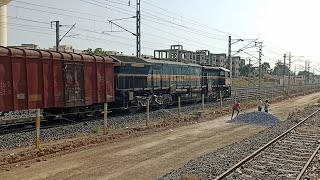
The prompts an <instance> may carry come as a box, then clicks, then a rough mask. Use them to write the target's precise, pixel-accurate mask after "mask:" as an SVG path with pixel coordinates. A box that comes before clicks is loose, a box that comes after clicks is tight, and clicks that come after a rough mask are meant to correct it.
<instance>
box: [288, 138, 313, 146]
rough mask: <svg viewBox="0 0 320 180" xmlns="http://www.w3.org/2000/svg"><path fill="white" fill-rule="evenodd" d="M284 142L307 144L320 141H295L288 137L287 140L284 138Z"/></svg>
mask: <svg viewBox="0 0 320 180" xmlns="http://www.w3.org/2000/svg"><path fill="white" fill-rule="evenodd" d="M282 142H284V143H291V144H299V145H300V144H303V145H305V144H311V145H312V144H317V143H318V141H316V140H314V141H313V142H310V141H297V140H296V141H295V140H292V139H286V140H282Z"/></svg>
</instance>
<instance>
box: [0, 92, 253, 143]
mask: <svg viewBox="0 0 320 180" xmlns="http://www.w3.org/2000/svg"><path fill="white" fill-rule="evenodd" d="M250 99H251V100H254V99H255V97H252V98H246V100H250ZM232 102H233V100H225V101H224V102H223V106H224V107H231V104H232ZM219 106H220V103H219V102H215V103H206V104H205V108H218V107H219ZM197 110H201V104H199V103H195V104H189V105H188V106H183V107H181V112H182V113H183V114H191V113H192V112H194V111H197ZM177 112H178V110H177V108H171V109H161V110H157V111H152V112H150V120H151V121H154V122H156V121H160V120H161V121H162V120H163V119H168V118H171V117H172V116H173V115H177ZM145 119H146V114H145V113H141V112H139V113H135V114H130V115H124V116H117V117H110V118H108V125H109V127H110V128H111V129H118V128H126V127H131V126H134V125H138V124H141V123H143V122H144V121H145ZM102 126H103V120H101V119H100V120H94V121H89V122H81V123H76V124H73V125H66V126H61V127H54V128H50V129H41V134H40V138H41V142H47V141H52V140H59V139H66V138H72V137H76V136H77V135H79V134H80V135H85V134H92V133H95V132H96V131H97V130H98V129H99V127H102ZM34 137H35V131H33V132H22V133H10V134H5V135H0V149H9V148H16V147H25V146H30V145H33V144H34Z"/></svg>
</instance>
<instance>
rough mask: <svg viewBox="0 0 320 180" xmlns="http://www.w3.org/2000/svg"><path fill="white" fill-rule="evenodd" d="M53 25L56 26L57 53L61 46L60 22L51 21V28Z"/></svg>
mask: <svg viewBox="0 0 320 180" xmlns="http://www.w3.org/2000/svg"><path fill="white" fill-rule="evenodd" d="M52 23H55V24H56V52H58V51H59V44H60V34H59V33H60V21H51V28H52Z"/></svg>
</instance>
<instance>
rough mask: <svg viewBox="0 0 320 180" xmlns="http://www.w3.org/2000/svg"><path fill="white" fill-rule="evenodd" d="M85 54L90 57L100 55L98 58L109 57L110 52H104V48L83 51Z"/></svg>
mask: <svg viewBox="0 0 320 180" xmlns="http://www.w3.org/2000/svg"><path fill="white" fill-rule="evenodd" d="M82 52H83V53H86V54H90V55H98V56H107V55H108V52H107V51H104V50H103V49H102V48H96V49H95V50H94V51H93V50H92V49H91V48H88V49H87V50H84V51H82Z"/></svg>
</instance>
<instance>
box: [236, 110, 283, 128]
mask: <svg viewBox="0 0 320 180" xmlns="http://www.w3.org/2000/svg"><path fill="white" fill-rule="evenodd" d="M279 121H280V120H279V118H277V117H276V116H274V115H272V114H269V113H265V112H250V113H244V114H240V115H238V116H237V117H235V118H234V119H232V120H231V121H230V122H232V123H237V124H255V125H259V126H274V125H276V124H277V123H278V122H279Z"/></svg>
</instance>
